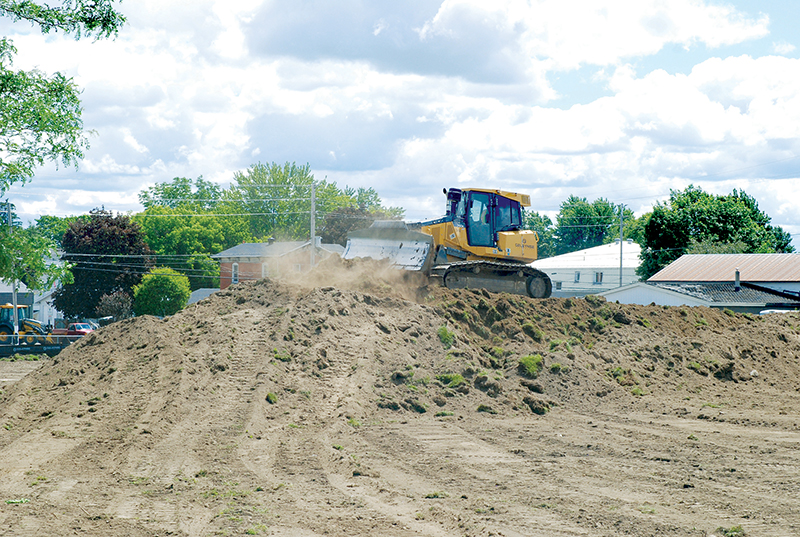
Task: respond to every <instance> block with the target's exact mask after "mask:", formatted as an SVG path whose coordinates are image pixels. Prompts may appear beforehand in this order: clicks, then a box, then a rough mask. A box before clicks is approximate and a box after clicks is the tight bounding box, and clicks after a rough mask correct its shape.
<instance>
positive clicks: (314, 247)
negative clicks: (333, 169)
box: [309, 181, 317, 271]
mask: <svg viewBox="0 0 800 537" xmlns="http://www.w3.org/2000/svg"><path fill="white" fill-rule="evenodd" d="M316 216H317V185H316V183H314V181H311V268H310V269H309V271H311V270H314V263H315V261H316V260H315V259H314V257H315V255H314V254H315V253H316V250H317V232H316Z"/></svg>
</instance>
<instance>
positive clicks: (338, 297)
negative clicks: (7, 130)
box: [0, 263, 800, 535]
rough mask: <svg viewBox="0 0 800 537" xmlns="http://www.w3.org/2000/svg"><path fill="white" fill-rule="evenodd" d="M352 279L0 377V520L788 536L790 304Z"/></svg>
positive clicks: (77, 527)
mask: <svg viewBox="0 0 800 537" xmlns="http://www.w3.org/2000/svg"><path fill="white" fill-rule="evenodd" d="M348 266H349V267H350V269H351V271H350V276H346V275H343V274H341V273H343V272H347V271H343V270H340V269H341V267H336V266H333V265H329V266H328V272H327V273H325V272H321V273H319V274H317V275H316V277H317V278H318V280H317V281H312V282H311V284H310V285H309V284H306V285H304V286H299V285H289V284H286V283H280V282H274V281H270V280H262V281H259V282H249V283H245V284H241V285H238V286H235V287H233V288H230V289H229V290H226V291H222V292H219V293H216V294H215V295H214V296H212V297H211V298H209V299H207V300H205V301H203V302H200V303H198V304H195V305H193V306H190V307H188V308H187V309H185V310H184V311H182V312H180V313H179V314H177V315H175V316H172V317H169V318H166V319H163V320H158V319H155V318H152V317H143V318H136V319H131V320H128V321H123V322H119V323H116V324H114V325H111V326H109V327H106V328H104V329H102V330H100V331H97V332H95V333H94V334H92V335H90V336H88V337H86V338H84V339H83V340H81V341H80V342H79V343H77V344H75V345H73V346H71V347H70V348H68V349H66V350H65V351H63V352H62V353H61V354H60V355H59V356H58V357H56V358H55V359H53V360H51V361H47V362H46V363H44V364H43V365H42V367H41V368H40V369H38V370H37V371H35V372H33V373H31V374H29V375H28V376H26V377H25V378H24V379H22V380H20V381H19V382H16V383H15V384H14V385H12V386H10V387H9V388H8V389H7V391H6V392H5V393H4V394H3V396H2V401H0V423H2V424H3V425H4V429H1V430H0V432H1V433H2V434H0V494H2V496H3V497H2V498H0V500H4V501H7V502H12V503H8V504H3V505H4V507H3V510H2V515H0V527H4V528H10V529H9V530H7V531H6V533H8V534H15V535H16V534H37V535H64V534H70V533H72V532H75V533H78V534H91V535H109V534H113V535H155V534H158V535H162V534H172V535H213V534H218V535H242V534H272V535H283V534H286V535H323V534H329V535H405V534H409V535H410V534H412V533H422V534H426V535H465V534H466V535H492V534H497V535H500V534H505V535H612V534H614V535H616V534H620V533H626V534H633V535H654V534H664V535H705V534H706V533H705V531H698V530H694V529H692V528H695V527H699V528H703V529H704V530H707V531H711V530H713V529H714V528H716V527H717V526H720V525H722V526H725V527H733V526H735V525H737V524H742V523H744V525H745V526H747V527H749V528H751V529H757V531H756V532H755V533H754V534H758V535H789V534H792V533H793V532H795V531H800V526H798V520H797V515H796V514H795V512H796V509H795V507H796V500H797V498H796V490H795V489H794V488H792V487H791V486H790V485H788V484H786V485H785V486H783V485H780V483H785V481H781V480H782V479H784V477H783V476H784V475H785V474H784V472H785V471H788V468H791V467H794V466H792V465H795V464H797V462H799V461H798V460H797V459H798V455H797V450H796V449H795V448H796V445H797V442H800V434H798V427H797V422H798V419H797V417H798V409H799V408H800V401H798V395H797V390H798V381H797V378H798V368H800V363H799V362H798V355H800V353H799V352H798V351H799V350H800V337H799V336H798V327H797V325H799V324H800V320H799V319H798V317H797V316H795V315H782V316H778V315H773V316H769V317H767V318H763V317H751V316H742V315H736V314H733V313H731V312H721V311H716V310H709V309H703V308H661V307H656V306H649V307H637V306H623V305H619V304H609V303H606V302H605V301H604V300H602V299H599V298H596V297H589V298H588V299H586V300H582V299H581V300H578V299H547V300H539V301H535V300H530V299H527V298H524V297H517V296H509V295H493V294H490V293H486V292H481V291H470V290H458V291H451V290H447V289H443V288H440V287H436V286H422V287H420V286H419V285H414V284H413V282H409V281H408V280H406V279H405V278H406V276H401V275H397V274H395V273H389V274H390V276H389V279H388V280H387V279H385V278H384V277H382V276H381V274H380V271H379V270H377V269H376V266H375V265H373V264H370V263H367V264H363V263H362V264H355V265H353V264H350V265H348ZM345 268H347V267H345ZM353 273H354V274H353ZM334 274H339V276H337V278H338V279H334V277H333V275H334ZM320 282H325V286H322V287H320V286H315V284H317V283H320ZM333 283H336V285H333ZM366 291H369V292H366ZM408 297H413V298H414V301H408V300H404V298H408ZM719 427H727V428H728V429H725V430H724V431H721V432H720V431H719V429H718V428H719ZM715 430H716V432H717V433H718V436H717V437H716V438H715V434H714V433H715ZM752 431H756V432H755V433H753V432H752ZM723 437H724V439H723ZM743 437H744V438H743ZM734 461H736V462H734ZM737 472H738V473H737ZM740 478H746V481H741V479H740ZM730 487H736V488H735V490H736V491H738V496H737V497H736V498H732V497H731V496H730V494H729V493H728V491H730V490H734V489H731V488H730ZM766 490H770V491H771V492H770V499H769V500H767V499H766V497H765V496H766V495H764V494H763V493H764V491H766ZM23 500H27V501H25V502H24V503H22V502H23ZM698 506H701V507H698ZM748 524H749V526H748ZM4 534H5V533H4Z"/></svg>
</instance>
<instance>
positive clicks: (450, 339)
mask: <svg viewBox="0 0 800 537" xmlns="http://www.w3.org/2000/svg"><path fill="white" fill-rule="evenodd" d="M436 334H437V335H438V336H439V341H441V342H442V345H444V348H445V349H449V348H450V347H452V346H453V343H455V341H456V335H455V334H454V333H453V332H451V331H450V330H448V329H447V325H444V324H443V325H442V326H440V327H439V329H438V330H437V331H436Z"/></svg>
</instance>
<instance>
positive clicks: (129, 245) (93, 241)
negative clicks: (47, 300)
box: [53, 209, 152, 318]
mask: <svg viewBox="0 0 800 537" xmlns="http://www.w3.org/2000/svg"><path fill="white" fill-rule="evenodd" d="M89 217H90V218H89V220H88V221H82V220H76V221H74V222H72V223H71V224H70V226H69V229H68V230H67V232H66V233H64V238H63V239H62V243H61V244H62V247H63V248H64V252H65V253H64V255H63V256H62V260H64V261H65V262H67V263H70V264H72V265H73V267H72V269H71V272H72V275H73V278H74V280H73V282H72V283H69V284H63V285H61V287H59V289H58V290H57V291H56V292H55V298H54V301H53V303H54V305H55V307H56V309H58V310H59V311H61V312H62V313H64V315H66V316H67V317H71V318H76V317H92V316H94V314H95V312H96V310H97V306H98V304H99V302H100V298H101V297H102V296H103V295H107V294H112V293H114V292H115V291H123V292H125V293H128V294H129V295H130V294H132V290H133V286H134V285H136V284H138V283H139V281H140V280H141V278H142V274H144V273H145V272H146V271H147V269H148V268H149V266H150V265H151V261H150V257H151V256H152V252H151V251H150V248H148V246H147V244H145V242H144V234H143V233H142V230H141V228H140V227H139V224H137V223H136V222H133V221H132V220H131V219H130V217H128V216H123V215H120V216H113V215H112V214H111V213H110V212H108V211H105V210H103V209H95V210H93V211H91V213H90V214H89ZM62 283H63V282H62Z"/></svg>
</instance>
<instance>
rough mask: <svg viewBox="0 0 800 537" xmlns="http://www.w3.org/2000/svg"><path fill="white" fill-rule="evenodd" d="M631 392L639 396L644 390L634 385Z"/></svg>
mask: <svg viewBox="0 0 800 537" xmlns="http://www.w3.org/2000/svg"><path fill="white" fill-rule="evenodd" d="M631 393H632V394H633V395H635V396H637V397H641V396H643V395H644V391H643V390H642V389H641V388H640V387H639V386H635V387H634V388H633V389H632V390H631Z"/></svg>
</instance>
